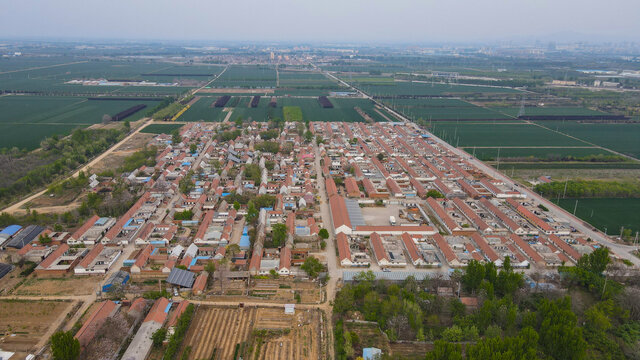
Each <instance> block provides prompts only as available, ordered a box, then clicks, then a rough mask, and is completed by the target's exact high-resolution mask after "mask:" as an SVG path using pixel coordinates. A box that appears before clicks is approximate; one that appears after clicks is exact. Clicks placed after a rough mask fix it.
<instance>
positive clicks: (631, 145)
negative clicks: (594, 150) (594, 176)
mask: <svg viewBox="0 0 640 360" xmlns="http://www.w3.org/2000/svg"><path fill="white" fill-rule="evenodd" d="M538 123H539V124H540V125H542V126H545V127H548V128H549V129H552V130H557V131H560V132H563V133H565V134H569V135H571V136H575V137H577V138H580V139H583V140H586V141H589V142H592V143H594V144H597V145H600V146H604V147H606V148H609V149H611V150H615V151H618V152H620V153H623V154H626V155H629V156H633V157H635V158H637V159H640V124H638V123H621V124H598V123H579V122H576V121H540V122H538Z"/></svg>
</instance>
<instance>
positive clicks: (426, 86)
mask: <svg viewBox="0 0 640 360" xmlns="http://www.w3.org/2000/svg"><path fill="white" fill-rule="evenodd" d="M347 80H348V79H347ZM356 85H357V86H358V87H359V88H361V89H362V90H363V91H364V92H366V93H368V94H369V95H372V96H385V95H386V96H394V95H432V96H439V95H447V94H451V95H454V94H473V93H506V94H512V93H519V92H520V91H519V90H515V89H511V88H500V87H490V86H470V85H454V84H440V83H422V82H420V83H418V82H408V81H395V82H393V83H390V84H384V85H383V84H374V85H372V84H370V83H366V82H365V83H356Z"/></svg>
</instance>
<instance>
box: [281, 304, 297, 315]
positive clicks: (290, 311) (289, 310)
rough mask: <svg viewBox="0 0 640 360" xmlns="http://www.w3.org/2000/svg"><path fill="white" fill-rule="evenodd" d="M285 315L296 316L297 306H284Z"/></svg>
mask: <svg viewBox="0 0 640 360" xmlns="http://www.w3.org/2000/svg"><path fill="white" fill-rule="evenodd" d="M284 313H285V315H294V314H295V313H296V304H284Z"/></svg>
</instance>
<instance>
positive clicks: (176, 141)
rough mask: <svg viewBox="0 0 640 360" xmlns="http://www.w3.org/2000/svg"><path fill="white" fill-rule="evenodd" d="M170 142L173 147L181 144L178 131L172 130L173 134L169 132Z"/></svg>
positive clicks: (180, 136)
mask: <svg viewBox="0 0 640 360" xmlns="http://www.w3.org/2000/svg"><path fill="white" fill-rule="evenodd" d="M171 142H172V143H173V144H174V145H178V144H180V143H181V142H182V135H180V130H179V129H175V130H173V132H171Z"/></svg>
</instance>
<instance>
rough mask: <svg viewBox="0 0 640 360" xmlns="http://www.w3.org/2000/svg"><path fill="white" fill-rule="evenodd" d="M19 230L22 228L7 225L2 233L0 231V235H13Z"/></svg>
mask: <svg viewBox="0 0 640 360" xmlns="http://www.w3.org/2000/svg"><path fill="white" fill-rule="evenodd" d="M20 229H22V226H20V225H9V226H7V227H6V228H4V229H3V230H2V231H0V234H8V235H14V234H15V233H17V232H18V231H20Z"/></svg>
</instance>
